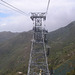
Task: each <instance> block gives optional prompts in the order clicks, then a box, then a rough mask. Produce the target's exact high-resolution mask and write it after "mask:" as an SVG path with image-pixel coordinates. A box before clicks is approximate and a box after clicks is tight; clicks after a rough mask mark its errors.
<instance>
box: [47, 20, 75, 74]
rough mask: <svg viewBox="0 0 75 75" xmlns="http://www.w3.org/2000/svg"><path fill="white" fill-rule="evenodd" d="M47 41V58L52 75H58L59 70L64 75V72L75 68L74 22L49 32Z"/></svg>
mask: <svg viewBox="0 0 75 75" xmlns="http://www.w3.org/2000/svg"><path fill="white" fill-rule="evenodd" d="M48 39H49V45H50V46H51V49H50V56H49V57H48V58H49V64H50V65H53V67H54V70H55V73H54V75H60V71H59V69H60V68H61V73H62V74H61V75H66V72H68V71H70V70H72V69H74V68H75V64H74V63H75V21H74V22H71V23H70V24H69V25H67V26H66V27H62V28H60V29H58V30H56V31H53V32H50V33H49V35H48ZM66 65H67V66H66ZM70 65H71V66H70ZM62 66H64V67H62ZM65 66H66V67H65ZM65 69H66V70H65Z"/></svg>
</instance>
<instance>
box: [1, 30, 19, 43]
mask: <svg viewBox="0 0 75 75" xmlns="http://www.w3.org/2000/svg"><path fill="white" fill-rule="evenodd" d="M18 34H19V33H12V32H5V31H4V32H0V43H2V42H4V41H6V40H9V39H11V38H13V37H15V36H17V35H18Z"/></svg>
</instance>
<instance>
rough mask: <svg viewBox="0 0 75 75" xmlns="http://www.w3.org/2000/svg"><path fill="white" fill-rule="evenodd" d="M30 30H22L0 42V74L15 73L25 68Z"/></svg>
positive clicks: (8, 74) (30, 35)
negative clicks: (7, 39)
mask: <svg viewBox="0 0 75 75" xmlns="http://www.w3.org/2000/svg"><path fill="white" fill-rule="evenodd" d="M31 37H32V33H31V32H23V33H21V34H19V35H18V36H16V37H15V38H13V39H10V40H9V41H7V42H6V43H3V44H0V69H1V70H0V75H3V74H4V75H10V74H11V75H13V73H14V75H16V72H18V71H22V72H25V71H26V70H24V71H23V69H25V68H27V66H26V67H25V65H27V63H28V58H29V52H30V40H31Z"/></svg>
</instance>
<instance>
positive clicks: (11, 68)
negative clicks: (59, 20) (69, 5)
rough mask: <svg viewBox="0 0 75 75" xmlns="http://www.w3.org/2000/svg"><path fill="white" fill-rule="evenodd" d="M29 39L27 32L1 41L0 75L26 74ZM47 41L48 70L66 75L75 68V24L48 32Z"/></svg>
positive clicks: (58, 74) (30, 33)
mask: <svg viewBox="0 0 75 75" xmlns="http://www.w3.org/2000/svg"><path fill="white" fill-rule="evenodd" d="M0 37H1V36H0ZM6 37H7V38H10V37H8V36H6ZM31 38H32V32H31V31H29V32H23V33H20V34H18V35H16V37H13V38H11V39H9V40H7V41H6V40H4V39H5V38H4V39H3V40H4V43H1V44H0V75H17V72H23V73H24V74H27V68H28V60H29V55H30V45H31V43H30V41H31ZM48 39H49V41H48V44H49V45H50V47H51V49H50V55H49V56H48V63H49V69H51V67H53V69H54V75H66V73H67V72H70V71H71V70H72V69H74V67H73V66H75V65H74V63H75V22H72V23H70V24H69V25H68V26H66V27H63V28H60V29H58V30H56V31H53V32H50V33H49V34H48ZM0 40H1V39H0ZM60 73H61V74H60Z"/></svg>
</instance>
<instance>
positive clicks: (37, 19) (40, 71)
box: [27, 13, 49, 75]
mask: <svg viewBox="0 0 75 75" xmlns="http://www.w3.org/2000/svg"><path fill="white" fill-rule="evenodd" d="M31 19H32V21H34V25H35V26H34V27H33V32H34V33H33V40H32V45H31V52H30V60H29V66H28V74H27V75H49V69H48V63H47V52H46V42H47V38H46V35H47V33H48V31H47V30H45V28H43V21H45V20H46V16H45V13H31Z"/></svg>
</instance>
